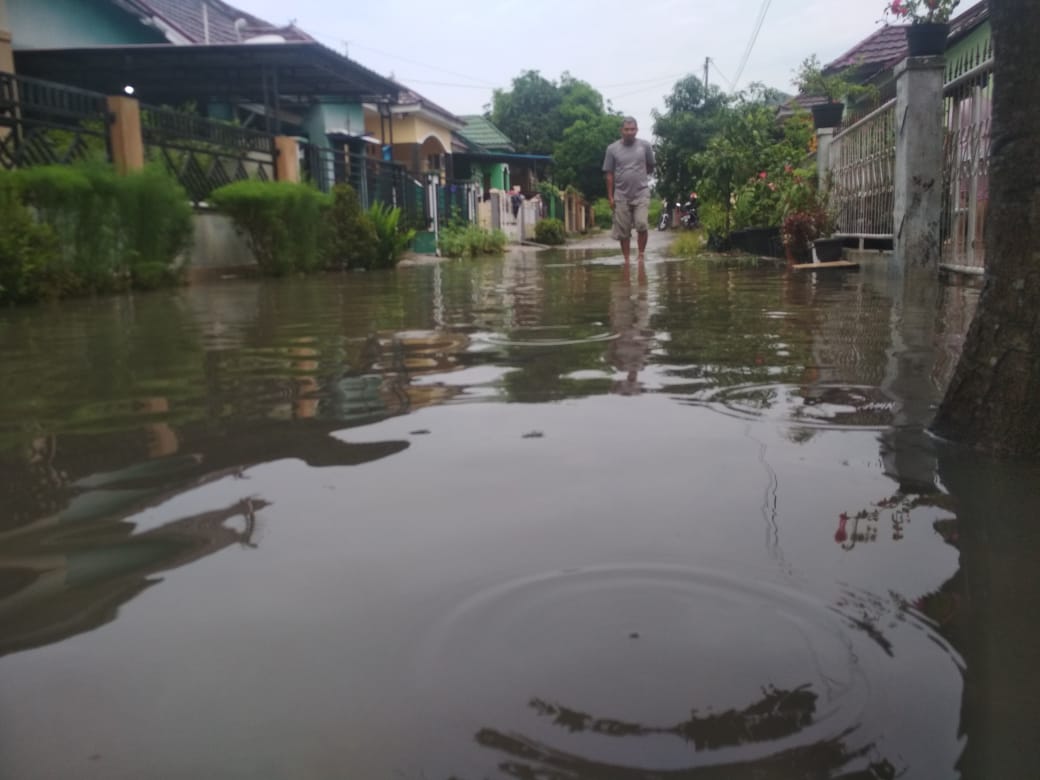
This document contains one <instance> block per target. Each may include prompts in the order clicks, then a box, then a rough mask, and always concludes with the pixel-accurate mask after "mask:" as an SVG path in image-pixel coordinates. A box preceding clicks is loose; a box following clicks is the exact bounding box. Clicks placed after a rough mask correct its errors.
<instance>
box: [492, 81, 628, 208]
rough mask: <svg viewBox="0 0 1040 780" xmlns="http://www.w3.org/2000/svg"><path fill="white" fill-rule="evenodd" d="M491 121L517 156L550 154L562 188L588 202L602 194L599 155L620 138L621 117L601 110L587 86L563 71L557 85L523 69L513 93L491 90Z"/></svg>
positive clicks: (597, 98) (599, 101)
mask: <svg viewBox="0 0 1040 780" xmlns="http://www.w3.org/2000/svg"><path fill="white" fill-rule="evenodd" d="M490 119H491V120H492V121H493V122H494V123H495V124H496V125H498V127H499V128H500V129H501V130H502V132H504V133H505V134H506V135H508V136H509V137H510V139H512V141H513V144H514V145H515V147H516V150H517V151H518V152H523V153H529V154H551V155H553V160H554V162H555V168H554V177H555V180H556V182H557V184H559V185H560V186H562V187H567V186H574V187H577V188H578V190H580V191H581V192H582V193H583V194H584V195H585V196H586V197H588V198H595V197H598V196H599V195H602V194H605V192H606V184H605V183H604V180H603V174H602V173H601V172H600V167H601V165H602V163H603V152H604V151H605V149H606V146H607V144H609V143H611V142H613V141H616V140H617V139H618V137H619V128H620V121H621V116H620V115H619V114H617V113H616V112H614V111H612V110H610V109H609V108H607V109H605V108H604V101H603V96H602V95H601V94H600V93H599V92H597V91H596V90H595V89H593V88H592V87H591V86H590V85H589V84H588V83H587V82H584V81H581V80H580V79H576V78H574V77H573V76H571V75H570V74H569V73H566V72H565V73H563V74H562V75H561V76H560V81H559V84H557V83H556V82H553V81H550V80H548V79H546V78H545V77H543V76H542V75H541V74H540V73H539V72H538V71H535V70H528V71H524V72H523V73H521V74H520V75H519V76H518V77H516V78H515V79H513V83H512V88H511V89H509V90H501V89H499V90H495V94H494V97H493V98H492V109H491V112H490Z"/></svg>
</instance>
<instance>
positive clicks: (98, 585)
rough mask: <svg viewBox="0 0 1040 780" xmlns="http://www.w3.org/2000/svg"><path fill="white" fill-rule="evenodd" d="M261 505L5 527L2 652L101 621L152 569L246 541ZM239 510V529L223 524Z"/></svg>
mask: <svg viewBox="0 0 1040 780" xmlns="http://www.w3.org/2000/svg"><path fill="white" fill-rule="evenodd" d="M266 505H267V504H266V502H265V501H261V500H256V499H248V498H246V499H242V500H241V501H238V502H236V503H234V504H232V505H230V506H227V507H225V508H223V509H218V510H214V511H211V512H203V513H201V514H198V515H193V516H191V517H185V518H182V519H180V520H175V521H173V522H170V523H166V524H165V525H162V526H160V527H159V528H155V529H152V530H148V531H145V532H143V533H139V534H135V533H134V530H135V529H136V525H135V524H134V523H132V522H129V521H126V520H100V521H95V522H84V523H80V524H76V525H73V526H72V527H69V525H63V524H58V525H46V526H42V527H40V528H36V529H32V530H31V531H30V532H29V533H23V534H17V535H8V537H7V538H6V539H4V540H3V546H4V554H3V556H2V557H0V655H5V654H7V653H12V652H16V651H19V650H26V649H29V648H32V647H39V646H41V645H46V644H50V643H52V642H57V641H60V640H62V639H66V638H68V637H70V636H74V635H75V634H80V633H83V632H85V631H91V630H93V629H95V628H98V627H99V626H102V625H104V624H105V623H109V622H111V621H112V620H114V619H115V617H116V615H117V614H118V610H119V607H120V606H121V605H123V604H125V603H126V602H128V601H130V600H131V599H133V598H134V597H135V596H137V595H138V594H140V593H142V592H143V591H144V590H146V589H147V588H149V587H151V586H152V585H155V584H157V583H159V582H161V579H156V578H154V577H153V576H152V575H154V574H157V573H158V572H162V571H169V570H171V569H176V568H178V567H181V566H185V565H187V564H189V563H192V562H194V561H197V560H199V559H200V558H204V557H206V556H208V555H212V554H213V553H216V552H219V551H220V550H222V549H224V548H225V547H228V546H230V545H232V544H242V545H247V546H251V545H252V537H253V532H254V528H255V525H256V512H258V511H259V510H260V509H262V508H263V507H265V506H266ZM236 517H240V518H242V520H243V522H244V528H243V529H242V530H237V529H235V528H232V527H229V526H228V525H225V523H226V522H227V521H228V520H231V519H233V518H236Z"/></svg>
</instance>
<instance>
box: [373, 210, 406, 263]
mask: <svg viewBox="0 0 1040 780" xmlns="http://www.w3.org/2000/svg"><path fill="white" fill-rule="evenodd" d="M368 219H369V221H370V222H371V223H372V226H373V227H374V228H375V232H376V238H377V245H376V253H375V256H374V258H373V263H372V267H374V268H393V267H394V266H395V265H397V261H398V260H400V259H401V255H402V254H404V251H405V250H406V249H407V248H408V245H409V244H410V243H412V240H413V239H414V238H415V231H414V230H401V229H400V227H399V224H398V223H399V222H400V219H401V209H398V208H393V207H391V206H388V205H386V204H385V203H373V204H372V205H371V206H370V207H369V209H368Z"/></svg>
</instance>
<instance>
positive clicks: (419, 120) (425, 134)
mask: <svg viewBox="0 0 1040 780" xmlns="http://www.w3.org/2000/svg"><path fill="white" fill-rule="evenodd" d="M392 121H393V123H394V132H393V139H394V144H421V143H422V142H423V141H425V140H426V139H427V138H429V137H430V136H431V135H432V136H434V137H435V138H436V139H437V140H438V141H440V142H441V146H443V147H444V152H445V153H450V152H451V128H449V127H447V126H445V125H439V124H437V123H436V122H431V121H430V120H428V119H426V118H425V117H421V116H418V115H416V114H409V115H408V116H404V117H402V116H401V115H399V114H395V115H394V117H393V120H392ZM365 132H366V133H369V134H371V135H373V136H375V137H376V138H378V139H379V140H380V141H382V142H383V143H389V142H390V134H389V132H388V133H387V137H386V138H383V137H382V135H381V134H380V121H379V113H378V112H376V111H365Z"/></svg>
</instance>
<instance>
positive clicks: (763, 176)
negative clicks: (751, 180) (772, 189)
mask: <svg viewBox="0 0 1040 780" xmlns="http://www.w3.org/2000/svg"><path fill="white" fill-rule="evenodd" d="M765 177H766V172H765V171H762V172H761V173H760V174H758V178H760V179H764V178H765Z"/></svg>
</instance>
